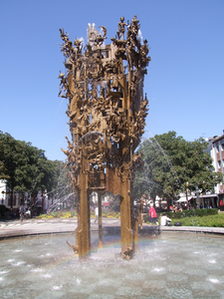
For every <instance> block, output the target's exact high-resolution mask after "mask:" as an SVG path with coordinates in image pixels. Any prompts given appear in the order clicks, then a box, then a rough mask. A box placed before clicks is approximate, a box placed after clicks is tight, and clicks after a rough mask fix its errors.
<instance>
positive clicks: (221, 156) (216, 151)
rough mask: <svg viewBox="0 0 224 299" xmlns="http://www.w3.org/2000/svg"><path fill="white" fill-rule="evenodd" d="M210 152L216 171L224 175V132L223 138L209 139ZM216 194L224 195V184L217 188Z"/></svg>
mask: <svg viewBox="0 0 224 299" xmlns="http://www.w3.org/2000/svg"><path fill="white" fill-rule="evenodd" d="M209 151H210V155H211V157H212V163H213V166H214V169H215V171H216V172H221V173H222V174H224V131H223V134H222V135H221V136H214V137H213V138H210V139H209ZM215 193H217V194H221V193H224V183H223V182H222V183H220V184H218V185H217V186H215Z"/></svg>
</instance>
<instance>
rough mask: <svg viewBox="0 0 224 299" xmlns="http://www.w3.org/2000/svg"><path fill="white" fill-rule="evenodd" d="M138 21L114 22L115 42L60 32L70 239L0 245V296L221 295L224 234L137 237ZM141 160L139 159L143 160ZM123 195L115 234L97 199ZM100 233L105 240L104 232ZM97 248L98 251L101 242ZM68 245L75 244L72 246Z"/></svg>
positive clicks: (142, 67) (141, 70)
mask: <svg viewBox="0 0 224 299" xmlns="http://www.w3.org/2000/svg"><path fill="white" fill-rule="evenodd" d="M139 29H140V25H139V21H138V20H137V18H136V17H134V18H133V19H132V21H131V22H130V23H129V22H125V19H124V18H121V19H120V22H119V24H118V31H117V33H116V37H115V38H112V39H111V41H112V43H111V44H105V41H106V38H107V36H106V35H107V30H106V28H105V27H104V26H101V31H100V32H99V31H97V30H96V28H95V25H94V24H90V25H89V27H88V43H87V45H86V46H85V47H84V45H83V42H82V40H79V39H78V40H75V42H74V43H73V42H71V41H70V39H69V37H68V35H67V34H66V33H65V32H64V31H63V30H61V31H60V33H61V37H62V40H63V45H62V51H63V53H64V55H65V67H66V69H67V72H66V74H62V73H60V75H59V77H60V80H61V91H60V96H62V97H65V98H67V99H68V111H67V114H68V116H69V119H70V129H71V133H72V140H71V141H69V140H68V150H67V151H65V153H66V154H67V157H68V164H69V165H68V166H69V167H70V170H71V176H72V181H73V183H74V189H75V191H76V192H77V194H79V196H78V197H79V203H78V226H77V229H76V236H75V245H74V248H76V251H77V253H78V255H74V252H73V250H71V248H70V247H71V246H67V244H74V235H73V234H58V235H54V234H50V235H37V236H27V237H22V238H11V239H6V240H1V241H0V288H1V298H17V299H18V298H32V297H33V298H178V299H179V298H223V297H224V291H223V283H224V274H223V268H224V260H223V258H222V253H223V237H222V236H221V237H220V236H217V235H210V236H209V237H208V236H207V235H204V234H200V233H177V232H165V233H161V234H157V233H154V231H152V233H151V234H149V233H148V231H147V233H146V234H144V229H143V230H142V233H140V234H138V221H139V219H138V217H134V213H133V201H132V199H131V192H130V190H131V181H132V173H133V170H134V168H136V167H137V166H138V164H139V163H140V159H139V157H138V155H136V153H135V151H136V148H137V146H138V144H139V142H140V137H141V136H142V134H143V129H144V122H145V117H146V111H147V107H146V106H147V98H146V96H143V79H144V75H145V74H146V66H147V65H148V62H149V60H150V58H149V57H148V46H147V41H146V40H145V41H144V42H142V36H141V34H140V30H139ZM140 164H141V163H140ZM91 192H96V193H97V194H98V208H99V231H100V233H99V231H98V230H91V225H90V224H91V221H90V207H89V194H90V193H91ZM105 192H109V193H110V194H113V195H114V196H119V198H120V212H121V219H120V231H119V230H118V229H117V227H115V228H110V229H106V228H104V229H103V227H102V224H103V223H102V213H101V196H102V195H103V194H105ZM101 233H102V234H101ZM99 244H100V246H99ZM72 246H73V245H72Z"/></svg>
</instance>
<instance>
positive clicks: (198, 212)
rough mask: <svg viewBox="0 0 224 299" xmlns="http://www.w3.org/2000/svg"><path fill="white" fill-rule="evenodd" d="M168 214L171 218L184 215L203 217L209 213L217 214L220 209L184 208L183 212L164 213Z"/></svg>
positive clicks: (178, 217) (179, 217)
mask: <svg viewBox="0 0 224 299" xmlns="http://www.w3.org/2000/svg"><path fill="white" fill-rule="evenodd" d="M162 214H164V215H167V216H168V217H169V218H171V219H181V218H184V217H194V216H198V217H203V216H208V215H217V214H218V209H192V210H183V211H182V212H175V213H173V212H166V213H162Z"/></svg>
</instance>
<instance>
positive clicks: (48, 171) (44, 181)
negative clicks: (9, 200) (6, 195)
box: [0, 131, 62, 196]
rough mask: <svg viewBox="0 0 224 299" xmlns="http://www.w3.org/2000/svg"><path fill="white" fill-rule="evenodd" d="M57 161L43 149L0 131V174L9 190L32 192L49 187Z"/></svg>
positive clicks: (55, 181)
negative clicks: (48, 157)
mask: <svg viewBox="0 0 224 299" xmlns="http://www.w3.org/2000/svg"><path fill="white" fill-rule="evenodd" d="M60 163H62V162H60ZM57 165H58V163H56V162H55V161H50V160H48V159H47V158H46V157H45V154H44V151H43V150H41V149H38V148H36V147H34V146H32V145H31V143H29V142H25V141H20V140H16V139H14V138H13V137H12V136H11V135H10V134H8V133H3V132H1V131H0V178H2V179H6V180H7V185H8V187H9V188H10V190H11V191H12V192H13V191H18V192H25V191H27V192H29V193H30V194H31V195H32V196H34V195H35V194H36V193H37V192H38V191H45V190H48V191H50V190H52V189H53V188H54V187H55V186H56V185H57V170H56V168H57Z"/></svg>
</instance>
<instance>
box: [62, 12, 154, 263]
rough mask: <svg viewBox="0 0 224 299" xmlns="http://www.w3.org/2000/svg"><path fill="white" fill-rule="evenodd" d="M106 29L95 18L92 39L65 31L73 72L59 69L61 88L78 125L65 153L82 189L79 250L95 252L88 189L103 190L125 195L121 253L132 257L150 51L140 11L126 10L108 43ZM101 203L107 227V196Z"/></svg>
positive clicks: (64, 47)
mask: <svg viewBox="0 0 224 299" xmlns="http://www.w3.org/2000/svg"><path fill="white" fill-rule="evenodd" d="M100 28H101V30H100V31H98V30H97V29H96V28H95V24H89V25H88V40H87V44H86V45H84V42H83V40H81V39H76V40H75V41H74V42H72V41H71V40H70V39H69V37H68V35H67V34H66V33H65V32H64V30H60V34H61V38H62V40H63V44H62V52H63V54H64V56H65V63H64V64H65V67H66V73H65V74H64V73H60V75H59V78H60V80H61V82H60V85H61V88H60V92H59V95H60V96H61V97H63V98H67V99H68V110H67V115H68V117H69V124H70V131H71V141H69V140H68V149H67V150H66V151H64V152H65V153H66V155H67V157H68V167H69V168H70V173H71V175H72V179H73V182H74V188H75V189H77V190H78V191H79V192H78V193H79V215H78V228H77V246H76V247H77V250H78V254H79V256H80V257H85V256H87V255H88V253H89V251H90V211H89V209H90V207H89V198H88V195H89V194H88V193H89V192H90V191H93V190H96V191H97V192H98V193H99V194H100V196H101V194H102V193H103V192H111V193H113V194H114V195H117V196H119V198H120V199H121V204H120V213H121V243H122V256H123V257H124V258H126V257H127V258H128V257H130V256H131V255H132V253H133V244H134V236H133V226H134V225H133V221H132V214H133V213H132V202H131V194H130V193H131V181H132V173H133V170H134V168H135V164H136V161H137V155H136V154H135V150H136V148H137V146H138V145H139V143H140V137H141V136H142V134H143V132H144V125H145V117H146V115H147V103H148V101H147V98H146V97H144V95H143V82H144V75H145V74H146V67H147V65H148V62H149V61H150V57H149V56H148V51H149V50H148V43H147V40H144V41H142V36H141V33H140V24H139V21H138V19H137V18H136V17H134V18H133V19H132V20H131V22H127V23H126V22H125V19H124V18H123V17H121V18H120V21H119V23H118V31H117V32H116V35H115V37H113V38H111V41H110V42H109V43H106V41H107V29H106V28H105V27H104V26H100ZM98 205H99V211H100V212H99V230H100V231H102V216H101V200H99V203H98ZM101 237H102V234H100V240H101V239H102V238H101ZM135 239H136V231H135Z"/></svg>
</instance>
